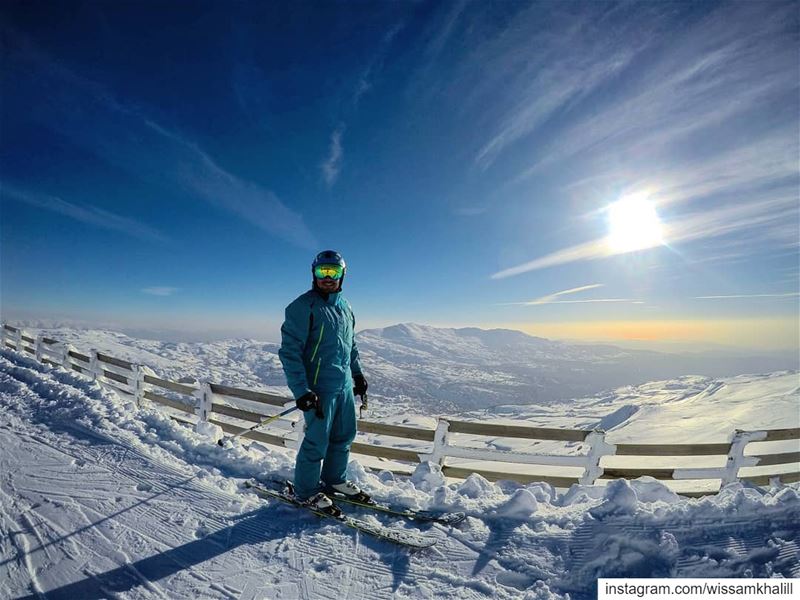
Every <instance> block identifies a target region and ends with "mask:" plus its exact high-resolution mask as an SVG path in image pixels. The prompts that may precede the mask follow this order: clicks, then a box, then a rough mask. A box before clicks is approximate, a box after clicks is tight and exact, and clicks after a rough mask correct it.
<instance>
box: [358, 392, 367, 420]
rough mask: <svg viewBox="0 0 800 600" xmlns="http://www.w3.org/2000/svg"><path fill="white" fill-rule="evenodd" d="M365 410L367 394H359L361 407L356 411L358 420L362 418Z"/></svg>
mask: <svg viewBox="0 0 800 600" xmlns="http://www.w3.org/2000/svg"><path fill="white" fill-rule="evenodd" d="M365 410H367V392H364V393H363V394H361V406H360V407H359V409H358V418H359V419H363V418H364V411H365Z"/></svg>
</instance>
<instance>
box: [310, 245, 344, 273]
mask: <svg viewBox="0 0 800 600" xmlns="http://www.w3.org/2000/svg"><path fill="white" fill-rule="evenodd" d="M317 265H341V267H342V268H343V269H344V271H345V273H346V272H347V263H345V262H344V259H343V258H342V255H341V254H339V253H338V252H336V251H335V250H323V251H322V252H320V253H319V254H317V257H316V258H315V259H314V262H312V263H311V273H312V274H313V273H314V269H315V268H317Z"/></svg>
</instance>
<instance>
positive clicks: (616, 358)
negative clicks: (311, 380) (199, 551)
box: [43, 324, 800, 415]
mask: <svg viewBox="0 0 800 600" xmlns="http://www.w3.org/2000/svg"><path fill="white" fill-rule="evenodd" d="M43 331H46V332H47V333H48V335H51V336H52V337H55V338H57V339H62V340H65V341H69V342H71V343H72V344H74V345H75V346H76V347H78V348H80V349H83V350H84V351H88V350H89V349H90V348H98V349H101V350H104V351H106V352H108V353H110V354H111V355H113V356H118V357H120V358H128V359H131V360H136V361H140V362H144V363H145V364H148V365H149V366H151V367H152V368H154V369H156V371H158V372H159V373H160V374H161V375H162V376H164V377H167V378H170V379H174V380H178V379H182V378H187V377H188V378H197V379H203V378H208V379H211V380H212V381H215V382H218V383H224V384H228V385H236V386H240V387H266V388H268V389H270V390H271V391H273V392H275V393H280V394H287V395H288V393H289V392H288V389H286V387H285V379H284V375H283V370H282V368H281V364H280V361H279V360H278V356H277V353H278V348H279V344H277V343H269V342H261V341H255V340H247V339H237V340H225V341H217V342H205V343H201V342H194V343H174V342H163V341H153V340H142V339H138V338H132V337H129V336H126V335H124V334H121V333H117V332H111V331H99V330H79V329H47V330H43ZM357 340H358V344H359V348H360V351H361V354H362V357H363V361H362V362H363V364H364V368H365V370H366V372H367V376H368V378H369V382H370V392H371V393H372V395H373V396H374V398H375V399H376V400H380V402H379V403H376V404H375V406H376V408H378V407H381V406H382V407H385V408H387V409H388V408H389V407H391V410H392V411H394V412H397V411H398V410H403V411H406V412H412V413H414V414H430V415H441V414H458V413H461V412H463V411H469V410H475V409H484V408H489V407H492V406H497V405H501V404H537V405H541V404H548V403H552V402H558V401H568V400H572V399H574V398H578V397H582V396H592V395H595V394H598V393H601V392H603V391H606V390H611V389H614V388H617V387H619V386H624V385H636V384H641V383H645V382H649V381H656V380H666V379H674V378H677V377H680V376H686V375H697V376H706V377H725V376H733V375H740V374H742V373H759V372H773V371H780V370H785V369H797V368H798V366H800V365H798V364H797V359H796V358H780V357H763V356H762V357H758V356H756V357H751V358H747V357H740V356H721V355H715V354H710V353H702V354H665V353H659V352H650V351H640V350H627V349H622V348H618V347H615V346H610V345H576V344H565V343H562V342H557V341H551V340H547V339H544V338H539V337H534V336H530V335H527V334H525V333H522V332H519V331H513V330H507V329H492V330H484V329H477V328H464V329H447V328H438V327H431V326H427V325H418V324H400V325H394V326H392V327H386V328H383V329H367V330H364V331H361V332H359V333H358V335H357Z"/></svg>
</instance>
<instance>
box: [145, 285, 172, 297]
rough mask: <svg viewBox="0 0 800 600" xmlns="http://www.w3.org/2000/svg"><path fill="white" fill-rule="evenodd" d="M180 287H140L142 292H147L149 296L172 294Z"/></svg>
mask: <svg viewBox="0 0 800 600" xmlns="http://www.w3.org/2000/svg"><path fill="white" fill-rule="evenodd" d="M179 289H180V288H176V287H158V286H156V287H148V288H144V289H142V293H143V294H149V295H150V296H172V295H173V294H175V293H176V292H177V291H178V290H179Z"/></svg>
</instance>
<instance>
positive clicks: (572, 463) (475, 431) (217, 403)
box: [0, 324, 800, 496]
mask: <svg viewBox="0 0 800 600" xmlns="http://www.w3.org/2000/svg"><path fill="white" fill-rule="evenodd" d="M0 332H2V336H1V337H2V344H0V345H1V346H2V347H5V348H9V349H12V350H15V351H17V352H22V353H27V354H30V355H33V356H34V357H35V358H36V359H37V360H39V361H40V362H42V363H45V364H49V365H51V366H54V367H63V368H65V369H68V370H73V371H76V372H78V373H81V374H84V375H87V376H88V377H91V378H93V379H94V380H96V381H97V382H98V383H101V384H103V385H106V386H109V387H111V388H112V389H114V390H115V391H118V392H122V393H124V394H127V395H128V396H132V397H133V398H134V400H135V402H136V405H137V406H139V405H141V404H142V403H143V402H144V401H149V402H153V403H155V404H157V405H160V406H164V407H167V408H169V409H172V410H174V411H178V412H179V413H183V416H181V415H177V414H174V413H170V416H171V417H172V418H173V419H175V420H177V421H179V422H181V423H185V424H194V423H196V422H198V421H207V422H209V423H212V424H214V425H218V426H219V427H220V428H222V430H223V431H224V432H226V433H232V434H237V433H240V432H242V431H245V430H246V429H247V428H248V427H247V426H246V425H239V424H237V423H233V422H231V421H230V420H224V419H234V420H236V421H238V422H247V423H253V422H255V423H258V422H259V421H261V420H262V419H263V418H264V417H265V416H269V415H270V411H271V409H272V408H273V407H280V408H283V407H285V406H286V405H287V404H288V403H291V402H293V400H292V399H291V398H287V397H283V396H278V395H275V394H270V393H267V392H262V391H256V390H250V389H242V388H237V387H232V386H228V385H222V384H218V383H212V382H200V383H199V384H197V385H188V384H186V383H179V382H175V381H169V380H167V379H162V378H160V377H157V376H156V375H155V374H153V373H152V371H150V370H149V369H147V367H145V366H144V365H139V364H137V363H134V362H131V361H128V360H124V359H121V358H117V357H114V356H111V355H109V354H106V353H104V352H98V351H97V350H91V352H89V354H85V353H82V352H79V351H78V350H76V349H75V348H73V347H71V346H70V345H69V344H66V343H62V342H59V341H58V340H55V339H53V338H49V337H45V336H42V335H39V336H31V335H29V334H28V333H27V332H26V331H25V330H24V329H22V328H19V327H14V326H12V325H9V324H3V325H2V328H1V329H0ZM237 400H245V401H249V402H255V403H258V404H261V405H263V406H264V409H265V411H267V412H263V413H262V412H258V411H257V410H256V409H254V408H253V407H252V405H249V406H247V407H243V406H236V401H237ZM274 413H275V411H272V414H274ZM188 415H193V417H194V420H192V419H190V418H188ZM221 419H222V420H221ZM358 430H359V433H360V434H369V435H372V436H379V439H378V440H377V443H367V442H363V441H355V442H354V443H353V445H352V447H351V451H352V452H353V453H355V454H361V455H364V456H370V457H375V458H379V459H383V460H386V461H393V462H392V463H387V464H385V465H383V466H382V468H385V469H387V470H390V471H395V472H409V469H410V468H413V464H415V463H418V462H421V461H431V462H434V463H437V464H438V465H440V467H441V469H442V473H443V474H444V475H445V476H446V477H451V478H466V477H469V476H470V475H472V474H473V473H475V474H478V475H481V476H483V477H485V478H486V479H487V480H489V481H499V480H513V481H518V482H520V483H530V482H537V481H540V482H546V483H549V484H551V485H553V486H555V487H561V488H564V487H569V486H571V485H573V484H575V483H583V484H594V483H595V482H597V481H601V480H608V479H616V478H625V479H633V478H637V477H642V476H649V477H653V478H655V479H659V480H664V481H699V480H719V481H720V482H721V484H725V483H729V482H731V481H736V480H740V481H748V482H750V483H753V484H755V485H762V486H763V485H770V484H771V483H774V482H783V483H792V482H797V481H800V468H798V466H797V465H798V464H800V451H792V452H785V451H781V452H775V453H767V454H751V455H745V453H744V451H745V448H746V447H747V445H748V444H750V443H752V442H786V441H793V440H800V428H789V429H772V430H764V431H741V430H736V431H734V432H733V434H732V435H731V439H730V441H729V442H724V443H718V442H715V443H690V444H650V443H623V444H613V443H610V442H608V440H606V437H605V432H603V431H600V430H585V429H554V428H546V427H532V426H525V425H512V424H504V423H483V422H474V421H460V420H450V419H443V418H440V419H438V421H437V425H436V428H435V429H427V428H423V427H412V426H408V425H393V424H389V423H379V422H375V421H368V420H363V419H359V421H358ZM297 433H298V434H299V435H300V436H302V432H297ZM459 434H460V435H462V436H463V435H471V436H491V437H495V438H497V437H499V438H512V439H526V440H532V441H533V440H536V441H550V442H564V443H580V444H581V445H582V448H581V449H583V450H585V451H586V452H585V453H584V454H543V453H531V452H519V451H505V450H491V449H484V448H470V447H467V446H460V445H457V444H455V443H454V442H455V441H457V440H458V439H460V438H456V437H453V436H454V435H459ZM242 437H246V438H248V439H250V440H254V441H260V442H263V443H266V444H270V445H274V446H280V447H284V448H296V447H297V444H299V440H293V439H291V438H289V437H288V436H287V433H286V431H285V430H284V431H280V432H275V433H271V432H267V431H251V432H248V433H247V434H245V435H244V436H242ZM383 437H387V438H401V439H403V440H407V441H411V442H414V443H415V444H412V445H415V447H414V448H400V447H397V446H393V445H386V444H384V443H383V439H382V438H383ZM406 445H408V444H406ZM798 450H800V445H798ZM612 456H625V457H632V456H633V457H698V456H703V457H713V456H718V457H720V458H723V457H724V458H725V466H723V467H710V468H709V467H703V468H685V467H674V468H673V467H658V468H653V467H644V468H642V467H625V466H609V465H604V464H603V462H604V459H606V458H608V457H612ZM448 459H451V460H450V461H448ZM452 459H456V460H460V461H461V462H462V464H453V463H452ZM474 462H478V463H481V462H482V463H484V464H487V466H489V464H491V466H492V467H494V466H495V465H496V464H497V463H501V464H508V465H509V466H510V465H512V464H517V465H519V464H523V465H529V466H532V467H537V466H538V467H540V468H541V467H545V468H547V467H550V468H552V467H566V468H572V469H573V470H574V471H575V473H576V474H575V475H574V476H568V474H567V473H560V474H558V475H551V474H547V473H533V472H528V471H525V472H517V471H503V470H495V468H486V469H484V468H475V467H474V466H473V465H472V463H474ZM398 463H399V464H398ZM403 463H411V466H409V465H408V464H403ZM776 465H794V467H793V468H784V469H783V470H781V471H780V472H775V473H758V474H749V473H748V474H745V475H742V474H741V473H740V469H741V468H743V467H766V466H776ZM578 471H581V474H577V473H578ZM680 493H681V494H684V495H687V496H699V495H703V494H708V493H714V491H713V490H709V489H708V488H706V489H703V490H688V491H681V492H680Z"/></svg>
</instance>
